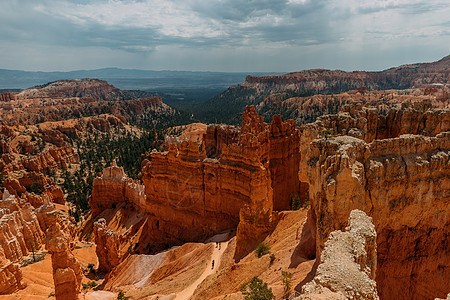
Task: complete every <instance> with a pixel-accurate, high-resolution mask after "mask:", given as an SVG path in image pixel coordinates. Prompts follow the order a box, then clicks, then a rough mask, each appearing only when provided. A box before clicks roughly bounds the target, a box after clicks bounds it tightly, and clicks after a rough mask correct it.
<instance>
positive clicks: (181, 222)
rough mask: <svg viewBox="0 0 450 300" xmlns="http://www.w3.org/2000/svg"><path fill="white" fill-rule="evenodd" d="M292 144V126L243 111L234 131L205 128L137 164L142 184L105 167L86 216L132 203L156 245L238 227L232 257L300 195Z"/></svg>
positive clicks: (295, 142) (296, 155)
mask: <svg viewBox="0 0 450 300" xmlns="http://www.w3.org/2000/svg"><path fill="white" fill-rule="evenodd" d="M298 141H299V134H298V130H297V129H296V127H295V124H294V122H293V121H286V122H282V121H281V118H279V117H276V118H274V121H273V122H272V124H266V123H264V122H263V119H262V117H261V116H259V115H258V114H257V113H256V110H255V108H254V107H253V106H249V107H247V109H246V111H245V112H244V115H243V121H242V128H240V129H239V128H237V127H233V126H225V125H211V126H210V127H208V128H207V130H206V133H205V134H204V136H203V141H200V142H199V141H198V140H195V141H191V140H187V139H180V138H174V137H168V138H166V145H165V150H166V151H164V152H156V151H154V152H152V153H151V159H150V161H145V162H144V163H143V167H142V172H141V174H142V180H143V183H144V186H142V185H139V184H138V183H137V182H133V181H132V180H130V179H128V177H126V175H125V174H124V173H123V170H122V169H121V168H118V167H117V166H112V167H110V168H107V169H105V170H104V172H103V175H102V176H101V177H98V178H96V179H95V180H94V184H93V192H92V196H91V200H90V203H91V209H92V216H93V218H94V220H95V218H96V217H97V216H98V215H99V214H100V213H101V212H102V211H103V210H105V209H108V208H113V207H117V205H118V204H121V203H131V204H132V206H133V207H134V208H135V209H138V210H139V211H142V212H143V213H145V214H147V217H146V221H145V222H146V223H145V224H144V227H145V230H144V231H146V232H148V236H149V238H151V242H150V243H151V244H152V245H154V246H155V245H158V244H160V246H164V245H170V244H179V243H183V242H189V241H198V240H202V239H204V238H206V237H208V236H211V235H214V234H217V233H220V232H222V231H224V230H230V229H236V228H237V235H238V241H240V242H238V247H237V248H238V249H240V250H239V251H238V252H239V253H240V254H242V253H245V252H246V251H250V249H252V247H253V248H254V246H256V245H255V243H258V242H259V241H260V240H261V238H262V236H263V235H264V234H267V233H268V232H269V231H270V230H271V228H272V226H273V224H274V223H273V222H274V218H273V217H272V211H273V208H274V206H275V207H276V208H277V209H279V210H282V209H283V210H284V209H289V207H290V201H291V197H292V196H293V195H295V193H297V192H298V190H299V181H298V176H296V174H297V173H298V162H299V153H298V151H299V146H298ZM274 182H275V183H274ZM274 190H276V191H277V194H276V195H275V193H274V192H273V191H274ZM144 192H145V193H144ZM275 219H276V218H275ZM240 223H241V225H240V227H239V228H238V224H240ZM241 242H242V243H241ZM156 248H158V247H156Z"/></svg>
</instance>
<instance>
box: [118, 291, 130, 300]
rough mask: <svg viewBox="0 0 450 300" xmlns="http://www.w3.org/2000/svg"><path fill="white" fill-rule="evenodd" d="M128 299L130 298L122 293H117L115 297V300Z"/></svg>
mask: <svg viewBox="0 0 450 300" xmlns="http://www.w3.org/2000/svg"><path fill="white" fill-rule="evenodd" d="M128 298H130V297H126V296H125V294H124V293H123V292H119V294H118V295H117V300H128Z"/></svg>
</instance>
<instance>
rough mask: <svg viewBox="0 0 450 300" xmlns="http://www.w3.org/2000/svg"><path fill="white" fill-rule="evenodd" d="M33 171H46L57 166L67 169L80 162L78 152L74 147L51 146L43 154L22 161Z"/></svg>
mask: <svg viewBox="0 0 450 300" xmlns="http://www.w3.org/2000/svg"><path fill="white" fill-rule="evenodd" d="M21 162H22V164H23V166H24V167H25V168H27V169H29V170H31V171H34V172H39V173H44V172H46V171H47V170H52V169H55V168H61V169H67V168H68V167H69V165H71V164H77V163H79V162H80V158H79V156H78V153H77V152H76V150H75V149H73V148H72V147H62V148H51V149H49V150H48V151H45V152H44V153H42V154H37V155H35V156H32V157H31V158H28V159H24V160H22V161H21Z"/></svg>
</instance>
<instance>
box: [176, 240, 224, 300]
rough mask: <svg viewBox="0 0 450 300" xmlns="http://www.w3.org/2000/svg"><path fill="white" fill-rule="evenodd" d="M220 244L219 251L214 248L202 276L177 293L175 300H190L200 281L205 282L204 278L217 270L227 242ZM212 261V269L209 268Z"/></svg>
mask: <svg viewBox="0 0 450 300" xmlns="http://www.w3.org/2000/svg"><path fill="white" fill-rule="evenodd" d="M220 244H221V246H220V250H219V247H217V248H214V252H213V254H212V256H211V259H210V261H209V264H208V265H207V267H206V269H205V271H204V272H203V274H202V275H200V277H199V278H198V279H197V280H196V281H194V282H193V283H192V284H191V285H190V286H188V287H187V288H185V289H184V290H183V291H181V292H179V293H177V294H176V297H175V299H176V300H188V299H189V298H191V297H192V295H193V294H194V292H195V290H196V289H197V287H198V286H199V285H200V283H202V281H203V280H205V278H206V277H208V276H209V275H211V274H213V273H214V272H216V271H217V270H218V269H219V266H220V260H221V258H222V254H223V252H224V251H225V249H226V248H227V246H228V241H227V242H222V243H220ZM213 260H214V269H212V268H211V266H212V261H213Z"/></svg>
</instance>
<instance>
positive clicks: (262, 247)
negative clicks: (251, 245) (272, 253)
mask: <svg viewBox="0 0 450 300" xmlns="http://www.w3.org/2000/svg"><path fill="white" fill-rule="evenodd" d="M269 250H270V246H269V244H267V243H266V242H261V243H260V244H259V245H258V246H257V247H256V249H255V254H256V256H257V257H261V256H263V255H266V254H267V253H269Z"/></svg>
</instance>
